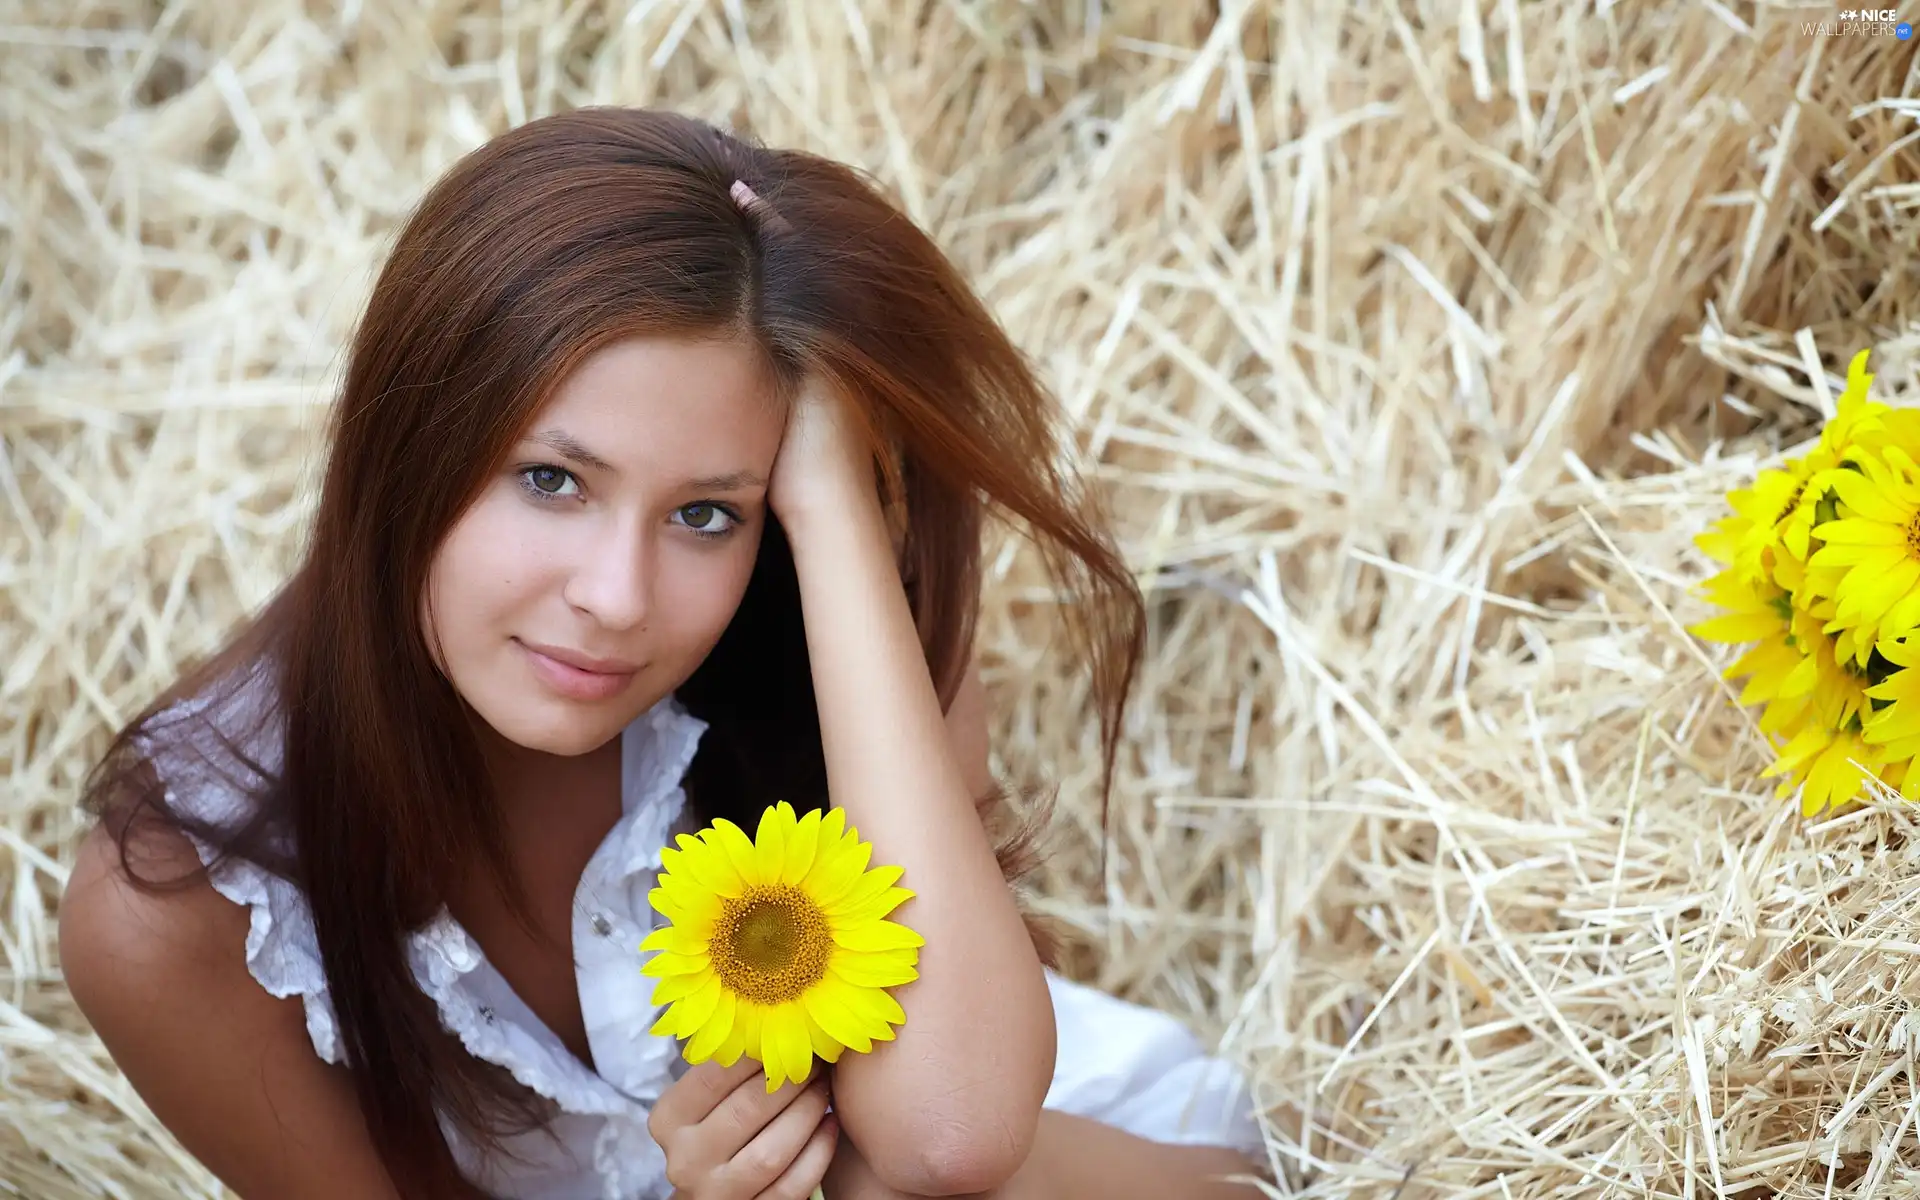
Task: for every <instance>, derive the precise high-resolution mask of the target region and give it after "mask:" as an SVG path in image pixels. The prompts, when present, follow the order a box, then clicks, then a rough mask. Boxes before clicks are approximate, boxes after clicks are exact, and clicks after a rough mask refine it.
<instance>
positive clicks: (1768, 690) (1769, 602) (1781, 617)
mask: <svg viewBox="0 0 1920 1200" xmlns="http://www.w3.org/2000/svg"><path fill="white" fill-rule="evenodd" d="M1700 592H1701V594H1702V596H1703V597H1704V598H1705V599H1707V600H1709V601H1711V602H1712V603H1713V604H1715V605H1716V606H1718V607H1719V608H1720V609H1722V610H1723V611H1722V612H1721V613H1720V615H1718V616H1715V617H1712V618H1709V619H1708V620H1705V621H1702V622H1700V623H1699V624H1697V625H1694V626H1692V627H1691V628H1690V632H1692V633H1693V634H1694V635H1695V636H1697V637H1700V638H1703V639H1705V640H1707V641H1712V642H1733V643H1751V645H1750V647H1749V648H1748V650H1747V651H1746V653H1744V654H1742V655H1741V656H1740V657H1739V658H1737V659H1735V660H1734V661H1733V663H1732V665H1730V666H1728V667H1727V668H1726V669H1725V670H1724V671H1723V672H1721V674H1722V677H1724V678H1726V679H1741V678H1744V679H1745V680H1746V681H1747V683H1746V686H1745V687H1744V688H1743V689H1741V692H1740V697H1739V701H1738V703H1740V704H1742V705H1755V704H1760V705H1765V706H1766V707H1765V709H1764V710H1763V711H1762V713H1761V715H1760V730H1761V732H1762V733H1768V734H1776V735H1780V736H1784V737H1787V738H1792V737H1793V736H1794V735H1795V734H1797V733H1798V732H1799V731H1800V728H1801V726H1802V725H1803V724H1804V723H1805V721H1806V720H1807V718H1808V715H1809V713H1811V712H1813V711H1815V710H1816V709H1817V710H1818V711H1821V712H1825V713H1827V714H1829V717H1830V719H1833V720H1838V721H1844V720H1845V719H1847V718H1849V717H1851V716H1853V715H1854V713H1855V712H1856V711H1858V708H1859V705H1860V703H1864V702H1863V701H1856V702H1854V703H1853V704H1852V705H1849V698H1850V697H1851V696H1852V695H1853V693H1854V692H1855V691H1856V690H1857V688H1856V686H1855V684H1854V682H1853V681H1852V680H1851V679H1850V678H1849V677H1848V675H1847V672H1846V671H1845V670H1844V669H1843V668H1842V667H1841V666H1840V664H1839V661H1838V660H1837V659H1836V658H1835V657H1834V642H1833V639H1832V638H1830V637H1828V636H1827V635H1826V634H1825V633H1823V632H1822V631H1821V618H1820V616H1819V614H1818V611H1817V610H1816V611H1811V612H1810V611H1807V610H1804V609H1801V608H1797V607H1795V605H1794V603H1793V600H1792V597H1791V596H1789V594H1788V593H1787V592H1786V591H1785V590H1783V589H1781V588H1779V587H1777V586H1775V585H1773V584H1770V583H1764V582H1763V583H1760V584H1758V585H1754V584H1749V583H1748V582H1747V581H1746V580H1744V579H1742V578H1741V577H1740V575H1739V573H1738V572H1737V571H1733V570H1727V571H1722V572H1721V573H1720V574H1718V575H1715V576H1714V577H1713V578H1711V579H1709V580H1707V581H1706V582H1705V583H1703V584H1701V585H1700Z"/></svg>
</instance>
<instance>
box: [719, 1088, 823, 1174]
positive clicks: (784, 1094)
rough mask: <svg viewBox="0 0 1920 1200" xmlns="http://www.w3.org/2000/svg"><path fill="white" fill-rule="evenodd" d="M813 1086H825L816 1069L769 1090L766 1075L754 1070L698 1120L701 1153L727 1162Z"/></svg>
mask: <svg viewBox="0 0 1920 1200" xmlns="http://www.w3.org/2000/svg"><path fill="white" fill-rule="evenodd" d="M815 1086H818V1087H820V1088H823V1089H824V1088H825V1087H826V1081H825V1080H824V1079H818V1078H817V1077H816V1074H815V1072H809V1073H808V1076H807V1079H806V1080H805V1081H802V1082H800V1083H783V1084H781V1085H780V1087H779V1089H778V1090H777V1091H774V1092H771V1093H770V1092H768V1091H767V1085H766V1080H765V1078H764V1077H763V1076H761V1075H760V1074H758V1073H756V1074H755V1075H754V1076H753V1077H752V1078H751V1079H748V1080H746V1081H745V1082H743V1083H741V1084H740V1085H739V1086H738V1087H736V1088H734V1089H733V1091H732V1092H731V1093H729V1094H728V1096H727V1098H726V1099H725V1100H722V1101H721V1102H720V1103H719V1104H718V1105H717V1106H716V1107H715V1108H714V1110H713V1112H712V1113H711V1114H710V1115H709V1116H708V1117H707V1118H706V1119H705V1120H703V1121H701V1122H700V1128H699V1140H700V1147H701V1153H702V1154H703V1155H706V1156H708V1161H710V1162H725V1161H727V1160H728V1159H730V1158H732V1157H733V1156H734V1155H736V1154H738V1153H739V1152H740V1150H741V1148H742V1147H744V1146H745V1145H746V1144H747V1143H748V1142H751V1141H752V1140H753V1139H754V1137H755V1136H756V1135H757V1134H758V1133H759V1132H760V1131H761V1130H762V1129H765V1128H766V1127H767V1123H768V1122H769V1121H772V1120H773V1119H774V1118H775V1117H776V1116H778V1115H779V1114H780V1113H781V1112H782V1111H784V1110H785V1109H786V1108H787V1106H788V1105H790V1104H792V1103H794V1101H796V1100H798V1099H799V1098H800V1097H801V1096H802V1095H804V1094H805V1093H806V1091H807V1089H808V1088H810V1087H815Z"/></svg>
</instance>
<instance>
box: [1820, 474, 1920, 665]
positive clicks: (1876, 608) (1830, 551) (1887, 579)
mask: <svg viewBox="0 0 1920 1200" xmlns="http://www.w3.org/2000/svg"><path fill="white" fill-rule="evenodd" d="M1854 461H1855V463H1856V464H1857V466H1858V470H1848V469H1841V470H1836V471H1829V472H1826V473H1825V476H1824V479H1825V481H1826V482H1827V483H1828V485H1829V486H1831V487H1832V489H1833V491H1834V492H1835V493H1836V494H1837V495H1838V496H1839V498H1840V505H1841V509H1840V515H1839V519H1837V520H1832V521H1826V522H1824V523H1822V524H1821V525H1819V526H1817V527H1816V528H1815V529H1814V536H1815V537H1817V538H1819V539H1820V541H1821V543H1822V544H1821V546H1820V548H1819V549H1818V550H1816V551H1814V553H1813V556H1812V557H1811V558H1809V559H1808V560H1807V570H1808V573H1809V576H1810V580H1811V584H1812V586H1813V587H1814V589H1815V590H1816V591H1818V592H1819V593H1821V594H1823V595H1828V596H1831V597H1832V598H1833V600H1834V616H1833V620H1832V621H1830V622H1829V623H1828V625H1827V630H1828V632H1830V633H1846V634H1849V635H1850V637H1849V642H1850V653H1849V655H1848V657H1850V658H1851V659H1852V660H1853V661H1854V662H1856V663H1858V664H1860V665H1861V666H1865V665H1866V662H1867V660H1868V658H1870V657H1871V656H1872V654H1873V648H1874V646H1875V645H1877V644H1878V643H1880V642H1882V641H1886V640H1888V639H1891V638H1897V637H1904V636H1905V635H1906V634H1908V633H1910V632H1912V630H1913V629H1914V627H1915V624H1916V623H1920V463H1916V462H1915V461H1914V459H1913V457H1912V455H1910V454H1909V453H1908V452H1907V450H1906V449H1905V448H1903V447H1901V446H1898V445H1892V444H1888V445H1885V446H1883V447H1881V448H1880V449H1879V451H1878V452H1876V453H1861V454H1859V455H1857V456H1856V457H1855V460H1854Z"/></svg>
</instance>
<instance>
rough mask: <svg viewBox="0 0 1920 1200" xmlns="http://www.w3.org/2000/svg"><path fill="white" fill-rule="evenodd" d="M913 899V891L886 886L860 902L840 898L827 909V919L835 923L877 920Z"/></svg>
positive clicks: (853, 923)
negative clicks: (878, 892) (874, 895)
mask: <svg viewBox="0 0 1920 1200" xmlns="http://www.w3.org/2000/svg"><path fill="white" fill-rule="evenodd" d="M911 899H913V893H912V892H910V891H908V890H907V889H906V888H888V889H887V890H886V891H884V892H881V893H880V894H879V895H878V896H876V897H874V898H873V899H871V900H868V901H866V902H864V903H861V904H853V903H850V902H849V901H846V900H842V901H841V902H840V903H838V904H836V905H834V907H833V908H832V909H831V910H829V911H828V913H827V920H828V921H829V922H831V923H833V924H835V925H839V924H848V925H855V924H863V923H865V922H868V921H878V920H880V919H881V918H883V917H885V916H886V915H887V914H888V913H890V912H892V911H893V910H894V909H896V908H899V907H900V906H901V905H902V904H905V903H906V902H907V901H909V900H911Z"/></svg>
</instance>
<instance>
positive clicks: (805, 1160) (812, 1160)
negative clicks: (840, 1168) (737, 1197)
mask: <svg viewBox="0 0 1920 1200" xmlns="http://www.w3.org/2000/svg"><path fill="white" fill-rule="evenodd" d="M839 1149H840V1119H839V1118H838V1117H836V1116H834V1115H833V1114H832V1113H828V1114H827V1115H826V1116H824V1117H822V1118H820V1123H819V1124H818V1125H816V1126H814V1127H813V1135H812V1136H811V1137H809V1138H808V1139H807V1144H806V1145H805V1146H802V1147H801V1148H800V1153H799V1154H797V1155H795V1156H794V1160H793V1162H792V1163H791V1164H789V1165H788V1167H787V1169H786V1171H785V1172H783V1173H782V1174H781V1176H780V1178H778V1179H776V1180H774V1181H773V1185H772V1186H771V1187H769V1188H767V1190H766V1191H764V1192H761V1193H760V1194H759V1195H758V1196H756V1197H754V1200H809V1198H810V1197H811V1196H812V1195H813V1192H814V1189H815V1188H817V1187H819V1186H820V1183H821V1181H822V1180H824V1179H825V1178H826V1177H827V1168H828V1167H830V1166H832V1165H833V1156H834V1153H835V1152H836V1151H838V1150H839Z"/></svg>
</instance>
